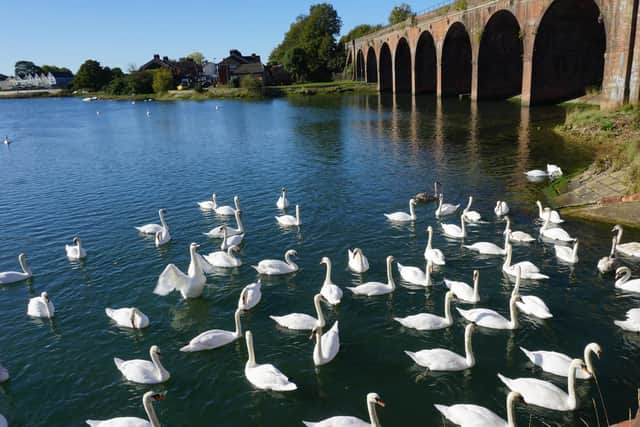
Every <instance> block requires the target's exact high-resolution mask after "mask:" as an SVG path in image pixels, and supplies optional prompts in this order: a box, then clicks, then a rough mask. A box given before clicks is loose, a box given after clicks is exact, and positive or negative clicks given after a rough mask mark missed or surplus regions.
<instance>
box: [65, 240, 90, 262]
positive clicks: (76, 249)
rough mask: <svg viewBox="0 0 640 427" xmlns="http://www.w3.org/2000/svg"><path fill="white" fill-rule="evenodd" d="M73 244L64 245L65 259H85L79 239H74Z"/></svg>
mask: <svg viewBox="0 0 640 427" xmlns="http://www.w3.org/2000/svg"><path fill="white" fill-rule="evenodd" d="M73 243H75V245H64V248H65V250H66V251H67V258H69V259H70V260H79V259H82V258H86V256H87V251H86V250H85V249H84V248H83V247H82V241H81V240H80V238H79V237H74V238H73Z"/></svg>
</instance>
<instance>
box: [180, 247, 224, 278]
mask: <svg viewBox="0 0 640 427" xmlns="http://www.w3.org/2000/svg"><path fill="white" fill-rule="evenodd" d="M222 243H223V244H224V240H223V241H222ZM189 252H190V254H191V262H189V271H188V275H189V277H198V276H203V277H204V272H203V271H202V267H201V266H200V264H199V263H198V257H197V256H196V255H197V253H196V248H191V249H189Z"/></svg>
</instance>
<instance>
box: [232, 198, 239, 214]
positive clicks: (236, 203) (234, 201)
mask: <svg viewBox="0 0 640 427" xmlns="http://www.w3.org/2000/svg"><path fill="white" fill-rule="evenodd" d="M233 205H234V206H235V207H236V211H239V210H240V202H239V199H238V198H237V197H234V198H233Z"/></svg>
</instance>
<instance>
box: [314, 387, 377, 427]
mask: <svg viewBox="0 0 640 427" xmlns="http://www.w3.org/2000/svg"><path fill="white" fill-rule="evenodd" d="M375 405H378V406H380V407H381V408H384V402H383V401H382V400H380V396H378V394H376V393H369V394H367V410H368V411H369V421H362V420H361V419H360V418H356V417H351V416H346V415H336V416H334V417H331V418H327V419H325V420H322V421H317V422H311V421H303V422H302V424H304V425H305V426H306V427H380V421H379V420H378V414H376V406H375Z"/></svg>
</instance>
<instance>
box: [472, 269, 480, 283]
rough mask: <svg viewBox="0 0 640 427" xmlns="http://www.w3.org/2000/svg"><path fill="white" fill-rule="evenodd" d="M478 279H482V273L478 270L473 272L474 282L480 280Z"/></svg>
mask: <svg viewBox="0 0 640 427" xmlns="http://www.w3.org/2000/svg"><path fill="white" fill-rule="evenodd" d="M478 277H480V272H479V271H478V270H473V280H474V281H475V280H478Z"/></svg>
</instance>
